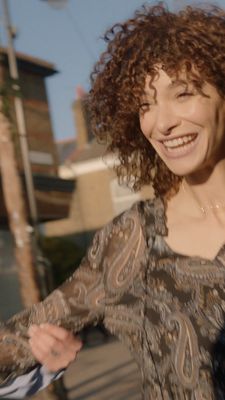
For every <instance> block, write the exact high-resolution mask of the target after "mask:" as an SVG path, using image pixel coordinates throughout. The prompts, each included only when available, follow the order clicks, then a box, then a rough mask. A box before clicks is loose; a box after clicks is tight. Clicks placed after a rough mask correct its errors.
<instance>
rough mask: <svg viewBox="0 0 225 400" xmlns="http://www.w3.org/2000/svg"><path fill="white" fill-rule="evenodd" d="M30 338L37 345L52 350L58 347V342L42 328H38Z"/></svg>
mask: <svg viewBox="0 0 225 400" xmlns="http://www.w3.org/2000/svg"><path fill="white" fill-rule="evenodd" d="M30 338H31V339H32V340H33V342H35V343H36V344H40V345H43V346H44V347H48V348H50V349H51V348H54V346H57V345H58V340H57V339H55V338H54V337H52V336H50V335H49V334H47V333H45V332H43V331H42V329H41V328H38V329H37V330H36V331H35V332H34V333H33V334H31V335H30Z"/></svg>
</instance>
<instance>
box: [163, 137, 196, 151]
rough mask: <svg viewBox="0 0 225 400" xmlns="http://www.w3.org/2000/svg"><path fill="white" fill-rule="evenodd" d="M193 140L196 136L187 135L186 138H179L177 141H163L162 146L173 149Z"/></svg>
mask: <svg viewBox="0 0 225 400" xmlns="http://www.w3.org/2000/svg"><path fill="white" fill-rule="evenodd" d="M195 138H196V135H187V136H182V137H179V138H177V139H169V140H165V141H164V142H163V144H164V146H165V147H167V148H168V149H172V148H175V147H179V146H183V145H184V144H186V143H189V142H191V141H192V140H194V139H195Z"/></svg>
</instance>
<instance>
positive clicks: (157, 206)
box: [153, 197, 225, 265]
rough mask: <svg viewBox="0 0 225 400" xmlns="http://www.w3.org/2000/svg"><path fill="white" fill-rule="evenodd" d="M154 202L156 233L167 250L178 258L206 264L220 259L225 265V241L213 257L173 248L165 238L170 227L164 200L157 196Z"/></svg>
mask: <svg viewBox="0 0 225 400" xmlns="http://www.w3.org/2000/svg"><path fill="white" fill-rule="evenodd" d="M153 203H154V204H153V206H154V211H155V221H154V233H155V234H156V235H159V236H161V240H162V242H163V247H164V248H165V249H167V251H168V252H169V253H170V254H173V255H174V256H175V257H177V258H182V259H190V260H192V261H197V262H199V261H200V262H201V263H204V264H205V263H211V264H215V263H216V262H217V261H219V262H222V264H223V265H225V243H223V244H222V246H220V248H219V249H218V251H217V253H216V255H215V256H214V257H213V258H212V259H209V258H206V257H202V256H198V255H193V256H190V255H188V254H184V253H180V252H177V251H175V250H173V249H172V248H171V247H170V246H169V244H168V243H167V242H166V240H165V236H167V234H168V227H167V224H166V208H165V203H164V200H163V199H162V198H160V197H156V198H154V199H153Z"/></svg>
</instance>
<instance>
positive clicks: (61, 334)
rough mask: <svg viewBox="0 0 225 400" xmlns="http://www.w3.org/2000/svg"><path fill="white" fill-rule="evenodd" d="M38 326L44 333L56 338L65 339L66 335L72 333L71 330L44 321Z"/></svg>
mask: <svg viewBox="0 0 225 400" xmlns="http://www.w3.org/2000/svg"><path fill="white" fill-rule="evenodd" d="M40 327H41V329H43V330H44V331H45V332H46V333H48V334H50V335H51V336H53V337H55V338H56V339H58V340H66V338H67V337H68V336H70V335H72V332H70V331H68V330H66V329H64V328H62V327H61V326H57V325H53V324H49V323H45V324H41V325H40Z"/></svg>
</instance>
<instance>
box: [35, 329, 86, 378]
mask: <svg viewBox="0 0 225 400" xmlns="http://www.w3.org/2000/svg"><path fill="white" fill-rule="evenodd" d="M28 334H29V336H30V339H29V344H30V347H31V351H32V353H33V355H34V357H35V358H36V359H37V361H38V362H39V363H40V364H43V365H44V366H45V367H46V368H47V370H48V371H49V372H57V371H59V370H60V369H62V368H66V367H68V365H69V364H70V363H71V362H72V361H73V360H75V358H76V355H77V353H78V352H79V350H80V349H81V347H82V342H81V341H80V340H79V339H77V338H76V337H75V336H74V335H73V333H72V332H70V331H67V330H66V329H64V328H61V327H59V326H56V325H52V324H47V323H46V324H42V325H40V326H37V325H32V326H31V327H30V328H29V330H28Z"/></svg>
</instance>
